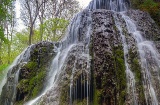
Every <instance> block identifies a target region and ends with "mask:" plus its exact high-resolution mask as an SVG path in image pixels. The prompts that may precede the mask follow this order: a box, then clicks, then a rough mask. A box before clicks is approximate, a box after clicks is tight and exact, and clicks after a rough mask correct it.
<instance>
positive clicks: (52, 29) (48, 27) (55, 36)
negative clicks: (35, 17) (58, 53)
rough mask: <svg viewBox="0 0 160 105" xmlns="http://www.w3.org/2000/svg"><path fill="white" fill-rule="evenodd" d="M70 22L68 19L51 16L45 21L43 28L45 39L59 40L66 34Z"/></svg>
mask: <svg viewBox="0 0 160 105" xmlns="http://www.w3.org/2000/svg"><path fill="white" fill-rule="evenodd" d="M68 24H69V21H68V20H65V19H60V18H51V19H48V20H46V21H45V22H44V24H43V26H41V27H43V29H44V34H45V36H44V37H43V39H44V40H49V41H57V40H60V39H61V38H62V36H64V33H65V30H66V28H67V26H68Z"/></svg>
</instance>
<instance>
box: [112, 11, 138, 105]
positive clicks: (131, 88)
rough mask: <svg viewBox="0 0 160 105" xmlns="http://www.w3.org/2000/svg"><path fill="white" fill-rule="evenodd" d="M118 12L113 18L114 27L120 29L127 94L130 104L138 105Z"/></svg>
mask: <svg viewBox="0 0 160 105" xmlns="http://www.w3.org/2000/svg"><path fill="white" fill-rule="evenodd" d="M118 16H119V14H117V13H115V15H114V20H115V24H116V27H117V28H118V30H119V31H120V35H121V38H122V42H123V50H124V60H125V67H126V76H127V86H128V94H131V96H130V97H133V100H132V102H131V103H132V104H134V105H138V103H137V96H136V87H135V76H134V73H133V72H132V71H131V69H130V65H129V63H128V59H129V58H128V57H129V45H128V43H127V42H126V37H125V33H124V32H123V28H124V26H123V24H122V23H121V22H119V17H118Z"/></svg>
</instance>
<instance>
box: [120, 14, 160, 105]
mask: <svg viewBox="0 0 160 105" xmlns="http://www.w3.org/2000/svg"><path fill="white" fill-rule="evenodd" d="M122 17H123V19H124V20H125V22H126V24H127V28H128V31H129V33H131V34H132V35H133V37H134V38H135V40H136V42H137V47H138V51H139V55H140V59H141V67H142V74H143V78H144V81H143V85H144V93H145V98H146V103H147V105H150V104H151V105H158V100H157V96H156V91H155V89H156V86H155V85H156V84H155V83H154V82H155V80H157V81H159V69H158V68H159V67H160V65H159V63H160V60H159V58H160V56H159V53H158V51H156V48H155V47H154V44H153V43H152V42H151V41H147V40H145V39H144V38H143V37H142V35H141V34H140V31H138V30H137V28H136V25H135V24H134V21H133V20H132V19H130V18H129V17H128V16H125V15H124V14H122ZM150 61H151V62H150ZM153 75H157V76H156V78H153ZM158 84H159V83H158Z"/></svg>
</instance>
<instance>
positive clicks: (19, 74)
mask: <svg viewBox="0 0 160 105" xmlns="http://www.w3.org/2000/svg"><path fill="white" fill-rule="evenodd" d="M53 48H54V44H53V43H50V42H41V43H38V44H35V45H31V46H30V47H29V48H27V49H26V50H25V51H24V52H23V53H22V54H21V55H20V56H19V57H18V58H17V60H16V61H15V62H16V63H15V64H13V67H11V68H10V70H9V72H8V76H7V82H6V84H5V86H4V87H3V91H2V94H1V99H0V104H1V105H13V104H14V105H18V104H23V103H24V102H25V101H27V100H29V99H30V98H33V97H35V96H37V95H38V94H39V93H40V92H41V91H42V89H43V87H44V84H43V83H45V78H46V74H47V72H48V71H47V69H48V67H49V65H50V62H51V60H52V58H53V57H54V52H53Z"/></svg>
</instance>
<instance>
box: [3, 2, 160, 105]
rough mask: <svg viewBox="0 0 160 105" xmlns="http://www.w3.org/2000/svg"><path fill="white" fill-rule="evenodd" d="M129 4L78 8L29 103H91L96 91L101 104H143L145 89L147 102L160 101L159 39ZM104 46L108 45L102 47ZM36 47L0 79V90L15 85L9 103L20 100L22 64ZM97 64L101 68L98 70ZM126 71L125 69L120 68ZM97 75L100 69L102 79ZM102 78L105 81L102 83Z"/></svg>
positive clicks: (114, 3)
mask: <svg viewBox="0 0 160 105" xmlns="http://www.w3.org/2000/svg"><path fill="white" fill-rule="evenodd" d="M129 7H130V2H129V0H92V1H91V2H90V4H89V5H88V7H87V8H86V9H84V10H83V11H81V12H79V13H77V14H76V15H75V16H74V18H73V19H72V20H71V23H70V25H69V26H68V29H67V33H66V36H65V37H64V38H63V39H62V40H61V41H59V42H56V43H54V49H53V52H54V54H55V55H53V56H54V57H53V59H52V61H51V63H49V64H50V65H49V67H48V68H47V75H46V78H45V80H44V81H45V83H43V84H44V87H43V89H42V91H40V92H39V94H38V96H36V97H34V99H31V100H29V101H27V102H25V103H24V104H25V105H59V104H60V105H61V104H63V105H68V104H69V105H77V104H78V105H79V104H84V105H91V104H93V103H94V102H93V101H94V99H93V98H94V94H96V95H97V97H96V98H100V99H101V100H100V101H102V102H100V103H101V104H111V105H113V104H114V105H115V104H122V103H123V104H124V103H125V104H127V105H140V104H141V102H140V101H141V97H143V96H141V95H144V98H145V99H144V100H142V101H145V102H142V103H143V104H147V105H159V102H160V101H159V95H158V94H159V92H160V89H159V86H160V72H159V70H160V54H159V52H158V51H157V49H156V46H155V44H154V42H153V41H150V40H148V39H147V38H145V37H143V35H142V32H141V30H140V29H138V26H137V23H136V21H135V20H136V19H135V20H134V18H131V16H128V14H127V12H126V11H127V9H129ZM105 9H106V10H105ZM95 11H96V12H95ZM97 15H98V16H97ZM92 16H95V17H92ZM96 16H97V17H96ZM107 16H109V17H107ZM106 17H107V18H106ZM110 21H112V22H110ZM105 22H106V23H105ZM94 35H95V37H94ZM99 37H100V38H99ZM96 38H97V40H98V41H97V40H96ZM98 38H99V39H98ZM93 39H94V40H93ZM93 41H96V42H95V43H94V42H93ZM103 41H105V42H104V43H103ZM116 41H117V42H116ZM96 44H97V45H96ZM92 45H93V46H96V47H95V48H93V49H94V50H99V52H98V51H97V52H96V51H93V55H92V54H91V53H92V52H91V49H90V48H91V47H92ZM101 47H102V48H103V50H100V49H101ZM118 47H121V48H118ZM33 49H35V47H34V46H33V45H31V46H29V47H28V48H27V49H26V50H24V51H23V52H22V54H20V55H19V56H18V57H17V58H16V60H15V61H14V62H13V64H12V65H11V66H10V67H9V69H7V70H6V73H5V78H4V80H3V82H2V83H1V84H0V94H1V90H2V87H3V86H4V88H6V89H8V88H9V86H11V87H12V91H11V93H12V95H11V97H10V98H9V99H7V100H5V103H4V104H5V105H10V104H11V105H13V104H14V102H15V100H16V94H17V88H16V87H17V84H18V82H19V75H20V72H21V71H20V68H21V67H22V66H23V65H24V64H26V63H27V62H29V61H30V56H31V55H30V53H31V52H32V50H33ZM121 50H122V51H121ZM51 51H52V50H51ZM101 52H102V53H101ZM103 52H104V53H103ZM131 52H134V53H133V54H135V55H134V57H135V56H136V58H135V59H136V61H137V65H136V66H138V65H139V67H140V69H137V70H139V71H138V72H139V73H140V74H139V75H140V78H138V79H139V80H137V74H136V70H134V68H133V65H132V63H133V62H131V61H132V60H131V59H132V58H133V57H131V56H132V55H131ZM116 53H118V54H116ZM96 54H97V55H96ZM136 54H137V55H136ZM104 56H105V57H104ZM119 56H120V57H119ZM94 57H95V58H94ZM36 60H37V59H36ZM92 60H93V62H94V63H95V62H96V60H97V62H96V64H97V65H100V66H97V65H96V64H94V63H92V62H91V61H92ZM123 61H124V63H123ZM106 62H107V63H106ZM108 62H111V63H108ZM101 63H102V64H101ZM119 63H123V64H124V67H120V66H123V65H122V64H119ZM92 65H93V67H92ZM94 65H96V66H94ZM94 67H95V68H94ZM96 67H97V68H96ZM13 68H16V69H13ZM92 69H93V70H95V71H94V73H97V74H92V73H93V71H92ZM110 69H111V70H110ZM96 70H97V72H96ZM98 70H99V71H98ZM123 71H124V73H120V72H123ZM7 72H8V74H7ZM11 72H13V73H11ZM101 72H103V73H101ZM110 72H112V73H110ZM119 73H120V74H119ZM7 75H11V76H10V77H12V78H11V79H12V80H13V82H14V83H12V81H10V78H8V80H7ZM95 75H96V76H97V75H98V76H97V78H98V79H97V78H96V76H95ZM110 75H112V76H110ZM94 76H95V77H94ZM106 76H108V77H106ZM121 76H124V77H121ZM125 76H126V77H125ZM110 77H111V78H110ZM119 77H120V78H119ZM124 78H125V80H126V81H125V82H126V83H122V84H123V85H119V84H121V83H117V82H124V81H123V79H124ZM96 79H97V81H96ZM118 79H121V80H118ZM137 81H138V82H137ZM139 81H141V82H139ZM96 82H100V83H99V84H100V86H99V84H98V83H97V84H98V85H97V84H96ZM104 82H106V84H105V83H104ZM124 84H125V85H126V86H125V85H124ZM103 86H104V87H103ZM139 86H142V87H139ZM108 87H109V89H108ZM96 88H97V90H96ZM110 88H113V89H110ZM123 88H126V89H123ZM140 89H141V90H140ZM125 90H127V91H125ZM93 92H95V93H93ZM2 93H3V91H2ZM140 94H141V95H140ZM103 98H104V99H103ZM111 98H113V99H111ZM97 100H98V99H96V101H97ZM25 101H26V100H25ZM113 101H115V102H113ZM123 101H124V102H123ZM63 102H64V103H63ZM103 102H104V103H103ZM94 104H97V103H94Z"/></svg>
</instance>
